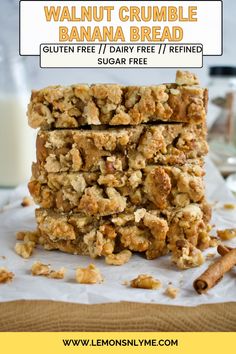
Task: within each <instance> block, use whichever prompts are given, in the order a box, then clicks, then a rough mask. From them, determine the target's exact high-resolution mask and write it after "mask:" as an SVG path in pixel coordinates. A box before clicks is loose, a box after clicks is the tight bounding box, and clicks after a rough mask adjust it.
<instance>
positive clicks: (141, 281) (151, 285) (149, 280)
mask: <svg viewBox="0 0 236 354" xmlns="http://www.w3.org/2000/svg"><path fill="white" fill-rule="evenodd" d="M130 286H131V288H141V289H151V290H154V289H159V288H160V287H161V286H162V285H161V282H160V281H159V280H158V279H154V278H153V277H152V276H151V275H148V274H140V275H139V276H138V277H137V278H135V279H133V280H131V282H130Z"/></svg>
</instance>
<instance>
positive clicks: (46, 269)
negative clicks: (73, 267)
mask: <svg viewBox="0 0 236 354" xmlns="http://www.w3.org/2000/svg"><path fill="white" fill-rule="evenodd" d="M65 272H66V269H65V268H64V267H61V268H60V269H59V270H53V269H51V266H50V265H49V264H43V263H41V262H35V263H34V264H33V265H32V267H31V274H32V275H38V276H45V277H47V278H53V279H64V276H65Z"/></svg>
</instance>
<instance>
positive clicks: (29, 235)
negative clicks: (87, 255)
mask: <svg viewBox="0 0 236 354" xmlns="http://www.w3.org/2000/svg"><path fill="white" fill-rule="evenodd" d="M38 238H39V234H38V232H37V231H18V232H17V233H16V239H17V240H18V241H25V242H27V241H33V242H35V243H37V242H38Z"/></svg>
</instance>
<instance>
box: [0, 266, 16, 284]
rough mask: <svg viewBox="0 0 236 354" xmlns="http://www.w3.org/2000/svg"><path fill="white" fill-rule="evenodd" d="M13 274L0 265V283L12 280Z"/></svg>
mask: <svg viewBox="0 0 236 354" xmlns="http://www.w3.org/2000/svg"><path fill="white" fill-rule="evenodd" d="M14 276H15V275H14V273H12V272H9V270H8V269H7V268H4V267H0V283H2V284H3V283H8V282H10V281H12V279H13V277H14Z"/></svg>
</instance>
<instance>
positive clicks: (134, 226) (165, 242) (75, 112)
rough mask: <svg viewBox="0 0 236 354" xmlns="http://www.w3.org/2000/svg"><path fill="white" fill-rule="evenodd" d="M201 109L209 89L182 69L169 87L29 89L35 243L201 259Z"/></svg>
mask: <svg viewBox="0 0 236 354" xmlns="http://www.w3.org/2000/svg"><path fill="white" fill-rule="evenodd" d="M206 106H207V90H206V89H204V88H201V87H199V86H198V80H197V78H196V76H195V75H194V74H191V73H189V72H181V71H177V74H176V83H173V84H162V85H158V86H139V87H138V86H120V85H116V84H94V85H91V86H89V85H84V84H83V85H81V84H79V85H72V86H70V87H61V86H52V87H47V88H45V89H42V90H39V91H33V92H32V96H31V101H30V104H29V107H28V119H29V124H30V126H31V127H33V128H40V130H39V131H38V135H37V143H36V147H37V161H36V163H33V166H32V178H31V181H30V182H29V190H30V193H31V195H32V196H33V198H34V200H35V202H36V203H37V204H38V205H39V206H40V208H39V209H37V210H36V220H37V225H38V232H39V235H40V237H39V240H40V244H42V245H43V246H44V248H45V249H48V250H51V249H58V250H61V251H64V252H69V253H73V254H82V255H90V256H91V257H99V256H104V257H105V260H106V262H107V263H109V264H122V261H119V260H121V259H123V260H124V262H125V261H127V260H128V258H130V256H131V254H132V253H133V252H140V253H143V254H144V255H145V256H146V257H147V258H148V259H154V258H157V257H159V256H162V255H165V254H167V253H168V252H172V261H173V262H174V263H175V264H176V265H177V266H178V267H179V268H182V269H183V268H190V267H195V266H198V265H200V264H202V262H203V260H204V259H203V256H202V252H201V250H203V249H205V248H207V247H209V244H210V236H209V220H210V216H211V210H210V207H209V205H208V204H207V202H206V200H205V189H204V182H203V176H204V169H203V164H204V156H205V155H206V154H207V151H208V147H207V142H206ZM124 255H125V256H124Z"/></svg>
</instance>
